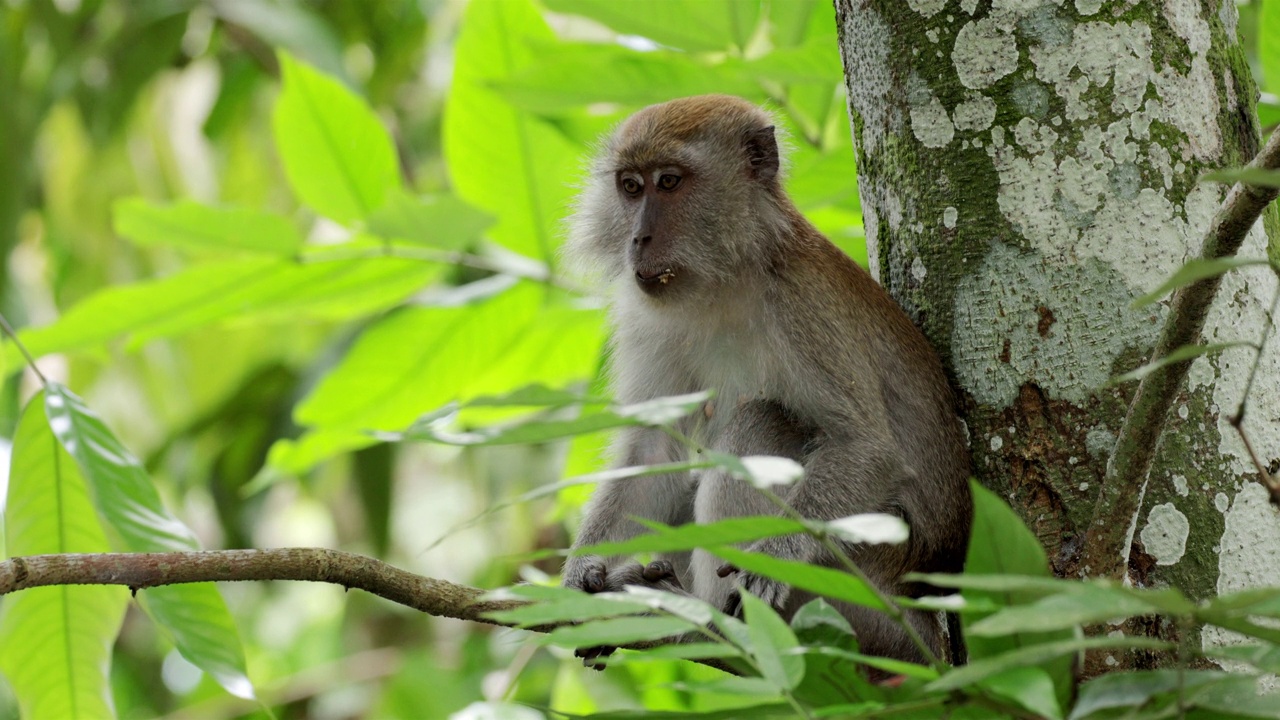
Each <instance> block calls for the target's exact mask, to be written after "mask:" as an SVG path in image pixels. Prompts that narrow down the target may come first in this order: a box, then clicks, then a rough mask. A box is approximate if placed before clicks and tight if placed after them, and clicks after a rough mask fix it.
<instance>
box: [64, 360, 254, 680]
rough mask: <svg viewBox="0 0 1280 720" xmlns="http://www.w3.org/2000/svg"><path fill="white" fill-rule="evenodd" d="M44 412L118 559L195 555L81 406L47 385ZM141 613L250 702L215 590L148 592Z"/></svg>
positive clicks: (230, 625)
mask: <svg viewBox="0 0 1280 720" xmlns="http://www.w3.org/2000/svg"><path fill="white" fill-rule="evenodd" d="M44 405H45V413H46V414H47V415H48V418H49V427H50V428H52V430H53V434H54V436H55V437H57V439H58V442H59V443H61V444H62V447H63V448H65V449H66V451H67V453H69V454H70V455H71V457H73V458H75V461H76V465H77V466H78V467H79V469H80V472H81V473H82V474H83V476H84V478H85V480H86V481H87V482H88V486H89V489H90V497H91V498H92V500H93V506H94V508H95V509H96V510H97V512H98V516H99V517H100V518H101V519H102V521H103V522H104V523H105V524H106V526H107V528H108V529H109V531H110V534H111V535H112V536H113V543H112V545H113V547H115V548H116V549H117V550H121V551H124V552H165V551H171V550H198V549H200V544H199V542H198V541H197V540H196V537H195V534H194V533H192V532H191V530H190V529H189V528H187V526H186V525H184V524H183V523H182V522H181V521H180V520H178V519H177V518H176V517H174V516H173V515H172V514H170V513H169V511H168V510H166V509H165V507H164V504H163V503H162V502H161V501H160V494H159V493H158V492H156V488H155V486H154V485H152V483H151V478H149V477H148V476H147V472H146V470H144V469H143V467H142V464H141V463H140V462H138V459H137V458H136V457H134V455H133V453H131V452H129V450H128V449H127V448H125V446H124V445H123V444H121V442H120V441H119V440H118V439H116V437H115V435H114V434H113V433H112V432H111V430H110V429H109V428H107V426H106V424H105V423H103V422H102V420H101V419H100V418H99V417H98V416H97V415H96V414H95V413H94V412H93V411H92V410H90V409H89V408H88V407H87V406H85V404H84V401H83V400H81V399H80V398H79V397H77V396H76V395H75V394H74V393H72V392H71V391H70V390H68V389H67V388H65V387H63V386H61V385H59V384H57V383H52V382H51V383H49V384H48V389H47V390H46V395H45V401H44ZM143 607H144V608H146V610H147V612H148V613H149V614H150V615H151V617H152V618H153V619H154V620H155V621H156V623H157V624H158V625H159V626H160V628H161V630H162V631H163V632H164V633H165V634H166V635H167V636H168V637H169V638H170V639H171V640H172V641H173V644H174V645H175V646H176V647H177V648H178V651H179V652H181V653H182V655H183V657H185V658H186V659H187V660H189V661H190V662H191V663H192V664H194V665H195V666H196V667H199V668H200V669H201V670H204V671H205V672H207V673H209V674H210V675H212V676H213V677H214V679H215V680H217V681H218V683H219V684H220V685H222V686H223V687H224V688H226V690H227V691H228V692H230V693H232V694H233V695H236V696H238V697H243V698H251V697H253V686H252V684H251V683H250V682H249V678H248V675H247V674H246V670H245V659H244V649H243V648H242V647H241V645H240V637H239V634H238V633H237V631H236V626H235V623H234V622H233V621H232V619H231V614H230V613H229V612H228V611H227V607H226V604H225V603H224V602H223V600H222V596H221V595H219V594H218V589H217V587H215V586H214V584H213V583H194V584H190V585H172V586H165V587H159V588H152V589H149V590H147V591H146V592H145V598H144V602H143Z"/></svg>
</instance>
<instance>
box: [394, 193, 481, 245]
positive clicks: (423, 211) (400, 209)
mask: <svg viewBox="0 0 1280 720" xmlns="http://www.w3.org/2000/svg"><path fill="white" fill-rule="evenodd" d="M493 220H494V218H493V216H492V215H490V214H489V213H486V212H484V211H482V210H477V209H476V208H474V207H472V206H471V205H470V204H468V203H467V202H466V201H464V200H462V199H460V198H457V197H455V196H453V195H435V196H413V195H409V194H408V193H405V192H402V191H399V190H397V191H395V192H392V193H390V194H389V196H388V198H387V201H386V202H385V203H383V205H382V207H380V208H378V209H377V210H376V211H374V213H373V214H372V215H370V216H369V231H370V232H372V233H373V234H375V235H377V236H378V237H381V238H385V239H388V240H403V241H406V242H411V243H416V244H419V245H428V246H430V247H435V248H442V249H445V250H462V249H465V248H468V247H470V246H471V245H474V244H475V242H476V240H477V239H478V238H479V237H480V234H481V233H482V232H484V231H485V229H486V228H488V227H489V226H490V225H492V224H493Z"/></svg>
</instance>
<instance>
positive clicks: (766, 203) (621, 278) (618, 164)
mask: <svg viewBox="0 0 1280 720" xmlns="http://www.w3.org/2000/svg"><path fill="white" fill-rule="evenodd" d="M603 150H604V151H603V152H602V153H601V155H600V156H599V157H598V158H597V160H596V163H595V165H594V167H593V171H592V173H591V176H590V177H589V179H588V182H587V184H586V186H585V187H584V188H583V192H582V194H581V196H579V199H578V205H577V209H576V213H575V214H574V217H573V220H572V222H571V226H570V234H571V238H570V243H569V246H568V248H567V250H568V253H569V256H570V257H571V258H572V259H574V260H578V261H580V262H582V263H583V264H585V265H586V266H587V267H588V268H594V269H596V270H601V271H604V274H606V275H607V276H608V277H609V278H610V279H611V280H613V281H614V286H615V289H617V290H625V291H627V292H624V293H623V294H634V295H636V296H638V297H641V298H645V299H647V300H649V301H650V302H662V303H671V302H674V301H675V300H676V299H681V301H682V302H683V301H686V300H688V299H695V300H705V299H707V298H711V297H714V296H715V294H716V293H717V292H718V291H720V290H721V289H722V288H723V287H725V286H726V285H731V284H733V283H738V282H742V281H743V279H744V277H745V273H744V270H745V269H747V268H749V267H752V266H753V265H754V266H760V265H762V264H766V263H767V261H766V260H765V258H766V257H767V256H768V255H769V253H770V250H771V248H772V247H773V240H774V238H776V237H777V236H778V232H779V229H782V230H785V228H786V227H789V225H788V224H787V221H786V218H785V217H783V214H782V213H781V211H780V208H781V207H782V204H783V199H782V196H781V190H780V189H779V187H778V182H777V179H776V176H777V172H778V163H779V159H778V149H777V144H776V142H775V139H774V133H773V124H772V121H771V119H770V118H769V116H768V115H767V114H765V113H764V112H763V111H761V110H760V109H759V108H756V107H755V106H753V105H751V104H749V103H747V102H745V101H743V100H739V99H737V98H728V97H724V96H702V97H698V98H685V99H682V100H673V101H671V102H669V103H664V104H662V105H655V106H652V107H649V108H646V109H645V110H642V111H640V112H638V113H636V114H635V115H633V116H632V117H631V118H630V119H628V120H627V121H626V122H624V123H623V124H622V125H621V126H620V127H619V128H618V130H617V131H615V132H614V134H613V135H612V136H611V137H610V139H609V141H608V142H607V144H606V146H605V148H603ZM779 218H780V220H779ZM634 289H639V290H640V292H639V293H632V292H631V291H633V290H634Z"/></svg>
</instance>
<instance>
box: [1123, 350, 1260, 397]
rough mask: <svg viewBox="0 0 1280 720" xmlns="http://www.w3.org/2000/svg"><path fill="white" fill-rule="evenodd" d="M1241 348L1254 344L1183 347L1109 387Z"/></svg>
mask: <svg viewBox="0 0 1280 720" xmlns="http://www.w3.org/2000/svg"><path fill="white" fill-rule="evenodd" d="M1241 346H1248V347H1253V343H1247V342H1229V343H1216V344H1213V345H1183V346H1182V347H1180V348H1178V349H1176V350H1174V351H1173V352H1171V353H1169V354H1168V355H1165V356H1164V357H1162V358H1159V359H1157V360H1153V361H1151V362H1149V363H1147V364H1146V365H1143V366H1142V367H1139V368H1137V369H1135V370H1130V371H1129V372H1127V373H1124V374H1123V375H1117V376H1115V377H1113V378H1111V379H1110V380H1108V381H1107V386H1112V385H1120V384H1123V383H1127V382H1131V381H1133V380H1141V379H1143V378H1145V377H1146V376H1148V375H1150V374H1151V373H1153V372H1155V371H1157V370H1159V369H1160V368H1163V367H1166V366H1168V365H1174V364H1177V363H1180V362H1186V361H1188V360H1194V359H1196V358H1198V357H1200V356H1201V355H1210V354H1213V353H1218V352H1222V351H1223V350H1226V349H1228V348H1233V347H1241Z"/></svg>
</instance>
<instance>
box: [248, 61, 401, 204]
mask: <svg viewBox="0 0 1280 720" xmlns="http://www.w3.org/2000/svg"><path fill="white" fill-rule="evenodd" d="M278 57H279V59H280V70H281V73H282V75H283V81H284V89H283V90H282V91H281V92H280V97H279V98H278V99H277V100H276V106H275V111H274V113H273V114H272V118H271V128H272V131H273V134H274V135H275V141H276V148H277V150H278V151H279V153H280V160H281V162H282V163H283V164H284V171H285V176H286V177H288V179H289V184H290V185H291V186H292V187H293V189H294V192H296V193H297V194H298V197H299V198H301V199H302V201H303V202H305V203H306V204H307V205H309V206H310V207H311V208H312V209H313V210H315V211H316V212H318V213H320V214H321V215H324V216H325V217H328V218H330V219H332V220H336V221H338V222H340V223H350V222H353V221H356V220H362V219H364V218H367V217H368V216H369V215H371V214H372V213H373V211H374V210H377V209H378V208H379V207H380V206H381V205H382V203H383V201H384V200H385V199H386V197H387V194H388V193H389V192H391V191H393V190H397V189H399V187H400V167H399V163H398V161H397V159H396V152H395V147H394V145H393V144H392V142H391V137H390V136H389V135H388V134H387V131H386V129H385V128H383V127H382V123H381V122H379V121H378V116H377V115H376V114H374V112H373V110H371V109H370V108H369V106H368V105H367V104H366V103H365V102H364V101H363V100H361V99H360V98H359V97H358V96H357V95H356V94H355V93H353V92H351V91H350V90H348V89H347V88H346V87H344V86H343V85H342V83H340V82H338V81H337V80H335V79H333V78H331V77H329V76H326V75H324V74H322V73H320V72H319V71H317V70H315V69H313V68H311V67H309V66H307V65H304V64H302V63H301V62H299V61H297V60H295V59H294V58H293V57H292V56H291V55H289V54H288V53H287V52H283V51H281V52H280V53H279V54H278Z"/></svg>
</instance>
